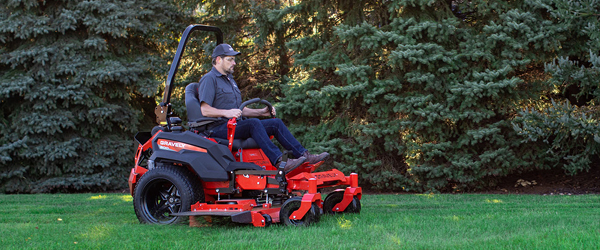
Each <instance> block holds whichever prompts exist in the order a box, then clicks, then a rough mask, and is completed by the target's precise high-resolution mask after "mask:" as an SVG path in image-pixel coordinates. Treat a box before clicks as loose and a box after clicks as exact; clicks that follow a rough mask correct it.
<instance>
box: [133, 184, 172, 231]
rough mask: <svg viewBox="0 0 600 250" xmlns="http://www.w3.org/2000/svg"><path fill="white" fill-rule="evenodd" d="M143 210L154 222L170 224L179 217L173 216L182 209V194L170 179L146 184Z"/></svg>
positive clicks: (143, 195)
mask: <svg viewBox="0 0 600 250" xmlns="http://www.w3.org/2000/svg"><path fill="white" fill-rule="evenodd" d="M141 198H142V212H143V213H144V214H145V215H146V217H147V218H148V219H149V220H150V221H151V222H152V223H157V224H170V223H172V222H173V221H175V220H176V219H177V217H176V216H171V214H173V213H177V212H179V211H180V209H181V195H180V194H179V190H178V189H177V187H176V186H175V185H174V184H173V183H171V182H170V181H168V180H164V179H161V180H155V181H153V182H152V183H150V184H149V185H147V186H146V188H145V189H144V192H143V194H142V197H141Z"/></svg>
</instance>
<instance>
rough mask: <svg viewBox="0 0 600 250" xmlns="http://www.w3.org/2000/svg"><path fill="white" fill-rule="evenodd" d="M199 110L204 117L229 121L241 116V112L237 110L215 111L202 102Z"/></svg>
mask: <svg viewBox="0 0 600 250" xmlns="http://www.w3.org/2000/svg"><path fill="white" fill-rule="evenodd" d="M200 110H201V111H202V115H203V116H205V117H226V118H228V119H231V118H233V117H236V118H239V117H240V116H241V115H242V111H241V110H239V109H217V108H213V107H212V106H210V105H208V103H206V102H202V104H201V105H200Z"/></svg>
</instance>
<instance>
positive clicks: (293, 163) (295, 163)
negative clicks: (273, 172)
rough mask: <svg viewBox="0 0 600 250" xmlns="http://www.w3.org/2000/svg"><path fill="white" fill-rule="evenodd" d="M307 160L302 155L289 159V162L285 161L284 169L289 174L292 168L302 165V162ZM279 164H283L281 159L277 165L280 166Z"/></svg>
mask: <svg viewBox="0 0 600 250" xmlns="http://www.w3.org/2000/svg"><path fill="white" fill-rule="evenodd" d="M304 162H306V158H305V157H303V156H301V157H300V158H298V159H288V160H287V162H286V163H285V167H283V171H284V172H285V173H286V174H287V173H289V172H292V170H294V169H296V168H297V167H299V166H300V165H302V163H304ZM279 165H281V161H280V162H278V163H277V164H276V165H275V167H276V168H279Z"/></svg>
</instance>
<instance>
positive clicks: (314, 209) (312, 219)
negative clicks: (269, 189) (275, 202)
mask: <svg viewBox="0 0 600 250" xmlns="http://www.w3.org/2000/svg"><path fill="white" fill-rule="evenodd" d="M301 205H302V198H300V197H294V198H291V199H289V200H287V201H285V202H284V203H283V205H282V206H281V210H279V220H280V221H281V222H282V223H283V224H284V225H286V226H308V225H310V224H311V223H316V222H318V221H319V219H320V218H321V212H320V211H319V206H317V205H316V204H312V205H311V206H310V209H309V210H308V212H306V214H305V215H304V217H302V219H299V220H294V219H290V215H291V214H292V213H294V212H295V211H296V210H298V209H300V206H301Z"/></svg>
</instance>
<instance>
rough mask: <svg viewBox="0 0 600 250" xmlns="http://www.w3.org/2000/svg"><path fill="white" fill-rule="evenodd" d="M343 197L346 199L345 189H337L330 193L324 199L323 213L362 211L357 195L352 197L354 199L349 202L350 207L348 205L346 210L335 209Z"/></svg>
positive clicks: (355, 212) (354, 212)
mask: <svg viewBox="0 0 600 250" xmlns="http://www.w3.org/2000/svg"><path fill="white" fill-rule="evenodd" d="M343 199H344V192H343V191H336V192H333V193H330V194H329V195H327V197H325V200H324V201H323V213H327V214H337V213H353V214H359V213H360V209H361V206H360V200H359V199H358V197H356V196H355V197H354V198H352V201H351V202H350V204H348V207H346V209H344V211H334V210H333V208H334V207H335V205H337V204H338V203H340V202H342V200H343Z"/></svg>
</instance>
